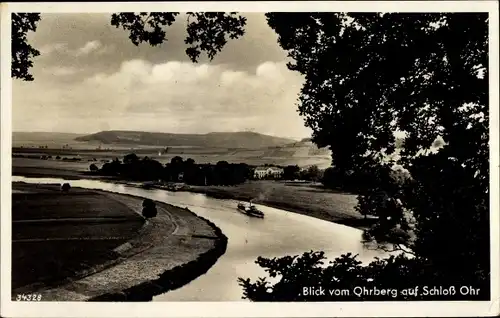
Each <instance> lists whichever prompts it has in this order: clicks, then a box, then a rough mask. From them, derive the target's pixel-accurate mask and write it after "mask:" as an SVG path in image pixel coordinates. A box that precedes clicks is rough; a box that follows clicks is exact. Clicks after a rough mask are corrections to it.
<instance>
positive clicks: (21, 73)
mask: <svg viewBox="0 0 500 318" xmlns="http://www.w3.org/2000/svg"><path fill="white" fill-rule="evenodd" d="M39 20H40V14H39V13H12V43H11V45H12V48H11V50H12V65H11V76H12V77H13V78H17V79H22V80H25V81H32V80H33V76H32V75H31V74H29V69H30V68H31V67H32V66H33V60H32V58H33V57H36V56H38V55H40V52H39V51H38V50H36V49H35V48H34V47H32V46H31V45H30V44H28V41H27V37H26V36H27V34H28V32H29V31H32V32H35V31H36V27H37V23H38V21H39Z"/></svg>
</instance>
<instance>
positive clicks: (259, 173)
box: [254, 167, 283, 179]
mask: <svg viewBox="0 0 500 318" xmlns="http://www.w3.org/2000/svg"><path fill="white" fill-rule="evenodd" d="M282 176H283V169H282V168H278V167H257V168H255V170H254V178H255V179H263V178H266V177H272V178H276V179H278V178H281V177H282Z"/></svg>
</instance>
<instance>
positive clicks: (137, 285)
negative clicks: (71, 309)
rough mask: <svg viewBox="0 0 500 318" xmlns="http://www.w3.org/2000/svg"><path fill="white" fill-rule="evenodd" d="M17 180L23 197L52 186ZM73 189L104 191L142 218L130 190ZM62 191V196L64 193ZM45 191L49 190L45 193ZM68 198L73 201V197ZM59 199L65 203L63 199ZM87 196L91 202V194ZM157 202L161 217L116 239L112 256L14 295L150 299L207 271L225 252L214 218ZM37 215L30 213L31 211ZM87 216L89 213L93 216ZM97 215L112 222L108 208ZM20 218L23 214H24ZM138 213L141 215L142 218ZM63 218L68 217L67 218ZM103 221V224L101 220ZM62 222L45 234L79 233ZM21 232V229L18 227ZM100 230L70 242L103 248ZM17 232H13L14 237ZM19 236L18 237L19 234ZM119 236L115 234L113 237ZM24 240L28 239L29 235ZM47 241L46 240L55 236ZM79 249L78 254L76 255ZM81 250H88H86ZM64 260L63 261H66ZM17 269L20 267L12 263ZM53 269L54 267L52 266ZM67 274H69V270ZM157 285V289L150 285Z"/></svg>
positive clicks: (41, 254) (139, 202)
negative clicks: (112, 191) (70, 229)
mask: <svg viewBox="0 0 500 318" xmlns="http://www.w3.org/2000/svg"><path fill="white" fill-rule="evenodd" d="M13 185H14V190H15V192H14V193H13V196H23V197H26V196H29V195H30V191H31V192H32V193H31V194H33V192H37V191H38V192H40V189H45V190H47V187H50V186H47V185H30V184H26V183H15V184H13ZM52 187H54V186H52ZM56 188H57V187H56ZM72 192H73V193H74V195H78V194H77V193H80V194H79V195H83V193H90V194H91V195H93V196H94V199H95V200H101V201H103V200H104V197H99V199H97V197H95V195H97V194H98V195H102V196H105V198H106V199H113V200H114V202H115V203H116V202H119V203H120V204H121V205H122V207H127V211H129V212H132V213H133V214H135V215H136V216H137V217H139V216H138V214H139V213H140V211H141V208H142V200H143V199H142V198H138V197H134V196H130V195H125V194H116V193H110V192H106V191H98V190H91V191H90V190H83V189H78V188H73V189H71V190H70V193H72ZM58 194H59V195H60V196H62V195H63V194H61V193H60V192H59V193H58ZM35 195H36V193H35ZM45 195H47V194H46V193H45ZM51 195H52V197H53V198H55V197H56V194H51ZM86 198H88V197H86ZM66 199H68V200H70V198H69V197H68V196H67V197H66ZM95 200H94V201H95ZM58 201H59V202H60V201H61V200H58ZM80 201H82V200H80ZM84 201H87V199H85V200H84ZM67 202H69V201H67ZM109 202H110V201H108V205H109ZM156 204H157V210H158V216H157V217H156V218H153V219H150V220H148V221H146V222H145V223H144V226H142V227H141V228H140V230H139V231H135V235H131V237H128V238H127V240H126V241H123V240H115V241H113V242H115V243H116V244H114V245H113V244H111V245H110V246H108V250H107V253H108V254H106V255H107V256H108V258H105V259H100V260H99V261H97V262H94V263H91V264H90V263H89V262H88V261H85V260H82V259H81V260H80V261H81V262H82V263H83V264H85V265H86V266H85V268H83V269H82V268H79V270H76V269H74V270H73V271H72V273H71V275H67V277H65V279H63V280H59V281H57V282H56V281H52V282H51V284H47V283H41V282H37V283H35V284H28V285H26V284H25V285H24V286H22V287H18V288H15V289H14V290H13V293H12V296H13V299H15V297H16V296H15V295H16V294H22V293H28V292H29V293H34V292H36V293H37V294H40V295H41V297H42V300H44V301H51V300H53V301H85V300H87V301H88V300H104V299H116V296H113V295H119V297H118V298H119V299H117V300H151V299H152V297H153V296H156V295H158V294H161V293H164V292H166V291H168V290H171V289H175V288H178V287H181V286H183V285H184V284H187V283H188V282H189V281H191V280H193V279H195V278H196V277H198V276H200V275H202V274H203V273H205V272H206V271H207V270H208V269H209V268H210V267H211V266H212V265H213V264H215V262H216V261H217V259H218V258H219V257H220V256H221V255H222V254H223V253H224V252H225V250H226V246H227V238H226V237H225V236H224V234H222V232H221V231H220V229H218V228H217V227H216V226H215V225H214V224H213V223H211V222H210V221H208V220H206V219H203V218H201V217H198V216H197V215H196V214H194V213H193V212H191V211H189V210H187V209H183V208H179V207H175V206H172V205H169V204H166V203H162V202H156ZM49 205H50V204H49ZM46 206H47V205H46ZM52 206H53V205H52ZM31 207H32V209H28V210H31V212H36V211H35V210H36V202H35V204H34V205H33V204H32V205H31ZM77 210H78V209H71V211H73V212H74V213H77V212H75V211H77ZM103 211H104V212H108V214H109V213H110V212H111V211H115V212H117V211H116V209H113V210H110V209H104V210H101V212H103ZM13 212H14V211H13ZM31 212H29V211H28V212H27V213H24V214H25V215H29V214H30V213H31ZM38 212H40V213H39V214H41V215H42V216H44V217H51V219H54V211H50V210H47V209H39V210H38ZM87 212H88V210H87ZM92 212H94V214H95V212H96V211H95V210H93V211H92ZM17 214H18V213H17ZM21 214H22V213H21ZM33 214H34V213H31V215H33ZM45 214H47V215H45ZM49 214H50V215H49ZM55 214H57V213H55ZM77 214H78V213H77ZM97 214H99V213H97ZM104 214H105V213H104ZM115 214H116V213H115ZM122 214H123V213H122ZM13 215H16V213H13ZM78 217H80V218H81V217H82V216H81V215H73V219H78ZM86 217H87V218H88V215H87V216H86ZM98 217H99V218H101V219H105V218H108V221H109V219H110V218H111V216H110V215H103V213H100V214H99V215H98ZM117 217H118V216H117V215H115V216H114V218H115V219H116V218H117ZM129 217H130V216H129ZM17 218H18V219H19V217H17ZM139 218H140V219H141V220H142V217H139ZM13 219H14V218H13ZM64 219H66V220H67V219H68V218H67V217H66V218H64ZM94 219H95V217H94ZM72 221H75V220H72ZM94 221H95V220H94ZM115 221H116V220H115ZM38 223H40V222H38ZM42 223H43V222H42ZM70 223H71V222H70ZM99 224H101V225H102V222H101V223H99ZM45 225H46V224H44V226H45ZM58 226H59V230H58V231H57V232H53V231H47V230H44V229H43V228H39V229H40V230H41V231H42V232H45V234H47V233H48V234H51V233H52V235H54V234H55V235H59V236H62V237H59V238H58V239H59V240H58V241H59V242H61V241H62V242H64V240H62V238H63V237H64V234H65V233H66V234H68V233H73V234H72V235H74V232H73V231H66V230H68V229H69V227H71V225H68V224H66V223H62V224H61V222H59V223H58ZM73 229H74V226H73ZM110 230H111V231H113V230H115V232H116V225H112V226H111V227H109V226H108V228H107V229H106V231H104V232H105V233H106V234H109V231H110ZM16 232H17V233H19V231H16ZM26 233H27V232H26V231H25V234H26ZM31 233H32V232H31ZM99 233H102V232H101V231H99V229H96V228H93V229H92V230H90V231H80V233H77V234H78V235H77V236H79V237H77V239H76V240H67V241H70V245H72V244H73V243H74V242H78V244H80V243H81V242H84V243H86V244H87V245H88V246H92V249H93V250H94V251H95V249H99V248H100V247H101V246H102V245H100V244H99V243H100V242H101V241H99V243H97V242H96V240H93V239H92V238H94V239H95V238H97V239H102V238H98V237H96V236H98V235H99ZM35 234H36V231H35ZM38 234H40V233H38ZM115 234H116V233H115ZM129 234H130V233H129ZM15 235H16V234H15V233H14V234H13V236H15ZM17 235H18V236H19V234H17ZM24 236H26V235H24ZM39 236H41V235H39ZM101 236H102V235H101ZM78 238H80V239H78ZM84 238H85V239H84ZM116 238H117V237H113V238H112V239H116ZM18 239H19V238H18ZM24 239H25V240H26V237H25V238H24ZM122 239H123V238H122ZM42 241H43V242H44V243H45V244H46V245H47V244H50V243H51V242H53V241H54V240H50V239H49V240H42ZM32 243H33V242H32ZM66 243H67V242H66ZM80 245H81V244H80ZM80 245H78V246H80ZM108 245H109V244H108ZM117 245H119V246H117ZM25 250H26V249H25ZM28 250H31V251H34V254H36V255H38V256H39V257H40V260H42V261H43V257H44V256H46V255H45V254H44V250H43V249H40V248H39V247H38V246H33V247H32V248H31V249H28ZM74 250H75V249H73V251H74ZM37 253H38V254H37ZM63 254H64V253H63ZM66 254H67V253H66ZM66 254H64V255H66ZM70 254H71V253H70ZM77 254H78V253H76V254H75V253H73V254H72V255H77ZM82 255H89V254H88V253H87V254H85V253H83V254H82ZM21 258H22V257H21ZM29 260H30V259H25V262H26V261H27V262H26V263H27V268H28V267H30V266H34V265H35V264H36V262H35V261H34V259H32V258H31V261H29ZM66 261H68V260H66ZM61 263H62V265H64V262H61ZM25 267H26V266H25ZM13 270H16V269H15V268H13ZM45 270H46V271H47V270H48V268H47V267H45ZM49 270H50V271H52V272H53V270H52V268H50V269H49ZM65 273H68V271H66V272H65ZM174 278H175V279H174ZM152 286H153V288H151V287H152ZM110 297H111V298H110ZM113 297H114V298H113ZM103 298H104V299H103Z"/></svg>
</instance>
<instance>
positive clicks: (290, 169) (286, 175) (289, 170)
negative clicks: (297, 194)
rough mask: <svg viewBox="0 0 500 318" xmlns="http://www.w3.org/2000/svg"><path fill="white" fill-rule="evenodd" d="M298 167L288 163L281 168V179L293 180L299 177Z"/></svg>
mask: <svg viewBox="0 0 500 318" xmlns="http://www.w3.org/2000/svg"><path fill="white" fill-rule="evenodd" d="M299 172H300V167H299V166H297V165H294V166H292V165H289V166H286V167H285V168H283V179H285V180H295V179H297V178H298V177H299Z"/></svg>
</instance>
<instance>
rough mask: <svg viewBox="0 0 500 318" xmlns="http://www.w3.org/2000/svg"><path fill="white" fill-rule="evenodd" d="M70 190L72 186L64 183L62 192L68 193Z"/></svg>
mask: <svg viewBox="0 0 500 318" xmlns="http://www.w3.org/2000/svg"><path fill="white" fill-rule="evenodd" d="M69 189H71V186H70V185H69V183H64V184H62V185H61V191H63V192H68V191H69Z"/></svg>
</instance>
